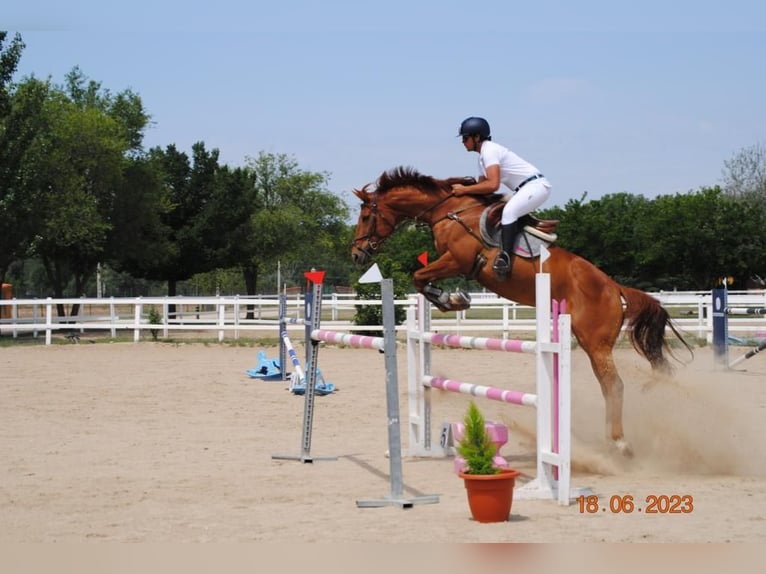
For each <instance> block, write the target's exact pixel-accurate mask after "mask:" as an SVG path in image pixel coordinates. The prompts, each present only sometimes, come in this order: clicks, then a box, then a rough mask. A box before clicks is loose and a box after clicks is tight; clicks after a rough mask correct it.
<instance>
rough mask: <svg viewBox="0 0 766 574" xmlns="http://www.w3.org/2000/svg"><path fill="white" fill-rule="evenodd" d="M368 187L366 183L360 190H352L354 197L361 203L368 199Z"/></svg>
mask: <svg viewBox="0 0 766 574" xmlns="http://www.w3.org/2000/svg"><path fill="white" fill-rule="evenodd" d="M369 187H370V184H369V183H368V184H366V185H365V186H364V187H362V189H354V195H355V196H357V197H358V198H359V199H361V200H362V201H366V200H367V198H368V192H367V190H368V189H369Z"/></svg>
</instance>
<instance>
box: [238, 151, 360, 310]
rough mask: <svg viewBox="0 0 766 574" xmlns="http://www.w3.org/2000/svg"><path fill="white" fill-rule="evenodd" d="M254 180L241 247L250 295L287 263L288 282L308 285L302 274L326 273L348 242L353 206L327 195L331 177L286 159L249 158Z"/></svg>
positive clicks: (263, 155)
mask: <svg viewBox="0 0 766 574" xmlns="http://www.w3.org/2000/svg"><path fill="white" fill-rule="evenodd" d="M247 168H248V169H249V170H250V172H251V174H252V176H253V191H254V195H253V204H252V205H253V208H254V209H253V213H252V216H251V217H250V228H249V233H248V235H247V237H246V238H243V242H242V244H241V246H242V251H241V257H242V259H241V261H240V266H241V268H242V272H243V276H244V279H245V286H246V289H247V294H248V295H254V294H256V293H257V291H256V289H257V285H258V277H259V274H260V273H261V272H262V270H263V269H264V268H266V267H267V266H268V267H276V264H277V261H280V262H281V263H282V264H283V269H284V270H285V272H286V277H290V278H292V279H293V280H294V281H298V280H299V279H298V278H299V277H300V278H301V282H302V273H303V272H304V271H307V270H309V269H310V268H311V267H314V268H317V269H319V268H321V267H322V266H323V263H325V262H326V261H327V259H326V257H327V254H328V253H335V252H336V251H337V243H338V239H339V238H341V237H346V236H347V235H346V232H345V218H346V217H347V216H348V207H347V206H346V205H345V203H344V202H343V201H342V200H341V199H340V198H339V197H338V196H336V195H334V194H332V193H331V192H330V191H328V190H327V181H328V177H329V176H328V175H327V174H326V173H317V172H309V171H305V170H303V169H301V168H300V167H299V165H298V163H297V162H296V161H295V159H293V158H291V157H289V156H287V155H285V154H271V153H265V152H261V153H259V154H258V156H257V157H255V158H248V161H247Z"/></svg>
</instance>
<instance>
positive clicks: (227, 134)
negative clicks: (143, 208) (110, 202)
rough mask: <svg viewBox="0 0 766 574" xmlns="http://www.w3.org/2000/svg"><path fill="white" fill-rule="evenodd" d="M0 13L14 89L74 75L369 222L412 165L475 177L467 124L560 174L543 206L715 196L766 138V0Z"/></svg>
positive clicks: (242, 2) (190, 140)
mask: <svg viewBox="0 0 766 574" xmlns="http://www.w3.org/2000/svg"><path fill="white" fill-rule="evenodd" d="M3 4H4V5H3V6H2V7H0V29H2V30H6V31H8V32H11V33H12V34H13V33H15V32H19V33H20V34H21V36H22V39H23V41H24V42H25V44H26V48H25V49H24V52H23V54H22V58H21V62H20V65H19V70H18V73H17V74H16V76H15V77H14V79H15V80H16V81H18V80H21V79H22V78H24V77H27V76H31V75H34V76H35V77H38V78H48V77H49V78H51V80H52V81H53V82H54V83H56V84H63V81H64V77H65V75H66V74H67V73H68V72H69V71H71V70H72V69H73V68H74V67H75V66H77V67H79V68H80V70H81V71H82V72H83V73H84V74H85V75H86V76H87V77H88V78H89V79H91V80H95V81H97V82H100V83H101V85H102V87H103V88H105V89H108V90H109V91H111V92H112V93H116V92H120V91H122V90H125V89H130V90H132V91H134V92H135V93H137V94H138V95H139V96H140V97H141V99H142V101H143V104H144V106H145V108H146V110H147V111H148V113H149V114H150V115H151V117H152V123H151V125H150V127H149V128H148V129H147V130H146V135H145V138H144V146H145V147H146V148H149V147H154V146H160V147H165V146H167V145H170V144H174V145H175V146H176V147H177V148H178V149H180V150H181V151H185V152H187V153H189V154H190V153H191V146H192V145H193V144H194V143H195V142H199V141H202V142H204V143H205V146H206V147H207V148H208V149H213V148H217V149H218V150H219V151H220V161H221V162H222V163H225V164H228V165H230V166H232V167H236V166H241V165H245V164H246V162H247V158H248V157H256V156H257V155H258V154H259V153H260V152H267V153H274V154H286V155H288V156H291V157H292V158H293V159H295V161H296V162H297V163H298V165H299V166H300V168H301V169H304V170H307V171H312V172H324V173H327V174H328V175H329V185H328V188H329V189H330V190H331V191H333V192H335V193H337V194H338V195H339V196H341V197H342V198H343V199H344V200H345V201H346V202H347V203H348V204H349V205H350V206H351V207H352V208H353V207H355V205H356V203H357V201H356V200H355V198H353V195H352V194H351V191H352V190H353V189H354V188H361V187H362V186H363V185H365V184H367V183H370V182H374V181H375V180H376V179H377V178H378V176H379V175H380V174H381V173H382V172H383V171H385V170H388V169H391V168H394V167H397V166H400V165H406V166H412V167H414V168H416V169H418V170H419V171H421V172H422V173H426V174H429V175H432V176H435V177H438V178H446V177H452V176H464V175H474V176H475V175H477V159H478V156H477V155H476V154H475V153H469V152H466V151H465V149H464V148H463V146H462V144H461V142H460V139H459V138H457V137H456V135H457V132H458V128H459V125H460V122H461V121H462V120H463V119H465V118H466V117H468V116H482V117H485V118H486V119H487V120H488V121H489V122H490V124H491V126H492V136H493V140H494V141H496V142H498V143H500V144H503V145H505V146H507V147H509V148H510V149H512V150H513V151H514V152H516V153H517V154H519V155H520V156H521V157H523V158H524V159H526V160H528V161H529V162H531V163H532V164H534V165H535V166H536V167H537V168H538V169H539V170H540V171H541V172H543V173H544V174H545V175H546V176H547V178H548V179H549V180H550V182H551V183H552V185H553V193H552V195H551V198H550V199H549V200H548V202H547V203H546V204H545V205H544V206H543V207H552V206H561V207H563V206H564V205H565V204H566V202H567V201H569V200H570V199H581V198H583V197H584V198H585V199H586V201H587V200H592V199H598V198H601V197H603V196H604V195H608V194H614V193H622V192H627V193H631V194H636V195H639V194H640V195H644V196H645V197H648V198H653V197H656V196H658V195H673V194H676V193H687V192H690V191H696V190H698V189H700V188H702V187H710V186H714V185H718V184H720V183H722V181H723V172H724V169H725V162H726V161H728V160H731V159H732V158H733V157H734V156H735V155H736V154H738V153H740V152H741V151H742V150H744V149H746V148H749V147H752V146H755V145H756V144H760V143H766V73H765V72H766V2H763V0H730V1H729V2H720V0H718V1H716V2H712V1H709V0H693V1H692V0H688V1H687V0H680V1H673V0H662V1H658V0H642V1H641V2H635V1H628V0H625V1H615V0H610V1H602V0H598V1H596V0H579V1H564V0H559V1H554V0H535V1H534V2H524V3H522V2H518V1H516V0H500V1H497V0H484V1H483V2H466V1H453V0H438V1H417V0H408V1H404V0H386V1H385V2H364V1H363V0H355V1H352V0H348V1H347V0H338V1H333V0H317V1H309V0H279V1H278V2H277V1H272V2H259V1H257V0H256V1H253V0H249V1H246V0H218V1H216V2H207V3H196V2H188V0H184V1H180V0H151V1H148V0H133V1H132V2H120V3H115V2H109V1H107V0H67V1H66V2H61V1H60V0H25V1H24V2H19V1H16V2H5V3H3ZM9 4H13V5H9Z"/></svg>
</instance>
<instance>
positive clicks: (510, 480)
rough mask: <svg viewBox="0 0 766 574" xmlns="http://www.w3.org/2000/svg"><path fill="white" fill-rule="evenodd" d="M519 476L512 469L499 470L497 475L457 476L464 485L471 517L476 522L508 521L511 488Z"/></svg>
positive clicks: (517, 472)
mask: <svg viewBox="0 0 766 574" xmlns="http://www.w3.org/2000/svg"><path fill="white" fill-rule="evenodd" d="M520 474H521V473H520V472H519V471H518V470H513V469H501V470H500V472H499V473H498V474H466V473H464V472H461V473H460V474H459V476H460V478H462V479H463V482H464V484H465V489H466V492H467V495H468V506H469V508H470V509H471V516H473V519H474V520H475V521H476V522H505V521H506V520H508V516H509V515H510V514H511V505H512V504H513V487H514V485H515V484H516V477H517V476H519V475H520Z"/></svg>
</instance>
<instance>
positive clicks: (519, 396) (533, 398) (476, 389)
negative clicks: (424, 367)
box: [423, 375, 537, 407]
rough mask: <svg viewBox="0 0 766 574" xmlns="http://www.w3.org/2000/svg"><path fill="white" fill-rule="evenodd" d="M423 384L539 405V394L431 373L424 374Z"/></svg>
mask: <svg viewBox="0 0 766 574" xmlns="http://www.w3.org/2000/svg"><path fill="white" fill-rule="evenodd" d="M423 386H425V387H430V388H432V389H441V390H442V391H450V392H453V393H461V394H464V395H471V396H474V397H484V398H485V399H490V400H492V401H500V402H503V403H510V404H512V405H524V406H527V407H536V406H537V395H533V394H531V393H523V392H521V391H509V390H506V389H498V388H497V387H485V386H482V385H472V384H471V383H464V382H462V381H455V380H453V379H445V378H443V377H432V376H430V375H424V376H423Z"/></svg>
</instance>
